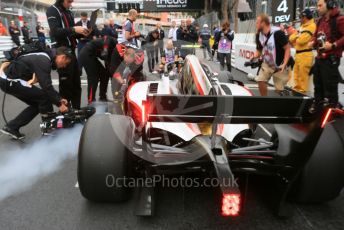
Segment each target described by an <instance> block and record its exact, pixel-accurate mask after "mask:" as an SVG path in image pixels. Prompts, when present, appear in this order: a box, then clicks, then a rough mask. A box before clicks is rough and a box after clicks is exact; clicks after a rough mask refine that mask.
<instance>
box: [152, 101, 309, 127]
mask: <svg viewBox="0 0 344 230" xmlns="http://www.w3.org/2000/svg"><path fill="white" fill-rule="evenodd" d="M311 103H312V99H311V98H310V97H259V96H252V97H251V96H190V95H178V96H176V95H173V96H171V95H148V96H147V101H146V102H145V116H146V118H145V120H146V121H149V122H188V123H222V124H244V123H280V124H283V123H306V122H309V121H310V120H311V118H312V115H311V114H310V113H309V112H308V110H309V108H310V105H311Z"/></svg>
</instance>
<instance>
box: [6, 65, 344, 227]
mask: <svg viewBox="0 0 344 230" xmlns="http://www.w3.org/2000/svg"><path fill="white" fill-rule="evenodd" d="M210 65H211V66H212V67H213V68H214V69H217V70H218V64H215V63H210ZM145 68H146V65H145ZM233 72H234V74H235V76H236V77H238V78H242V79H245V81H246V78H245V76H244V75H243V74H242V73H239V72H237V71H233ZM54 77H55V78H56V75H55V76H54ZM250 84H251V87H252V88H253V92H254V93H257V89H256V88H255V85H254V83H252V82H250ZM85 92H86V87H85V86H83V99H84V101H83V102H84V103H85V98H86V96H85ZM271 94H273V92H271ZM2 97H3V93H2V92H1V93H0V99H2ZM23 108H25V105H24V104H23V103H21V102H19V101H18V100H17V99H15V98H13V97H11V96H8V97H7V100H6V107H5V110H6V116H7V118H8V119H9V118H11V117H13V116H15V115H17V113H18V112H19V111H21V110H22V109H23ZM0 124H1V126H3V124H4V121H3V119H2V118H1V119H0ZM38 124H39V118H38V117H37V118H36V119H35V120H34V121H33V122H32V123H30V124H29V125H28V126H27V127H25V128H24V129H23V130H22V132H23V133H25V134H26V135H27V138H26V139H25V141H24V142H25V143H21V142H17V141H13V140H10V139H9V138H8V137H6V136H0V169H1V168H2V167H4V162H6V159H8V157H9V153H10V154H11V155H15V154H17V153H16V152H13V151H12V152H11V151H10V150H9V149H10V148H12V147H14V146H19V147H20V148H22V149H24V151H25V149H26V148H28V147H29V146H31V145H32V144H33V143H36V142H37V141H39V140H40V138H41V137H40V131H39V126H38ZM266 129H267V130H269V127H268V126H267V127H266ZM75 141H76V142H77V140H75ZM45 154H46V155H45V156H49V154H54V153H52V152H46V153H45ZM49 158H50V157H47V158H46V159H47V163H48V161H49ZM51 158H53V156H51ZM28 164H29V162H28ZM32 166H36V165H35V164H33V165H32ZM25 167H30V165H26V166H25ZM76 170H77V161H76V155H75V154H74V155H71V156H70V157H67V158H66V159H64V160H63V161H62V162H61V165H59V167H57V168H56V169H55V170H53V171H51V172H50V173H48V174H47V175H45V176H43V177H39V179H38V181H37V182H35V183H33V184H32V186H29V187H27V188H25V189H24V191H21V192H19V193H15V194H14V195H12V196H10V197H7V198H5V199H3V200H0V229H1V230H5V229H188V230H189V229H342V226H343V225H344V219H343V213H344V196H340V197H339V198H337V199H336V200H334V201H331V202H329V203H326V204H321V205H293V206H292V207H293V209H294V211H295V212H294V215H293V216H292V217H291V218H289V219H280V218H277V217H275V216H274V214H273V211H272V208H271V202H269V201H270V199H269V193H268V192H267V191H269V190H271V189H267V188H268V184H266V183H263V180H261V178H259V177H250V189H249V192H248V196H247V206H246V210H245V213H244V215H243V216H240V217H237V218H234V219H232V218H223V217H221V216H220V215H219V214H220V211H219V205H220V203H219V192H218V190H217V189H209V188H185V189H182V188H176V189H173V188H161V187H158V188H157V202H156V215H155V216H154V217H151V218H139V217H136V216H135V215H134V214H133V212H134V206H135V202H134V199H131V200H130V201H129V202H126V203H123V204H94V203H90V202H88V201H86V200H85V199H84V198H83V197H82V196H81V194H80V192H79V190H78V188H76V187H75V185H76V182H77V178H76V176H77V173H76ZM0 171H1V170H0ZM1 176H2V175H0V177H1ZM17 176H19V177H23V178H25V176H26V175H25V172H22V175H17ZM12 179H13V178H12ZM19 179H20V178H18V180H19ZM3 188H4V187H3V185H1V184H0V189H1V190H2V189H3ZM270 192H273V191H270Z"/></svg>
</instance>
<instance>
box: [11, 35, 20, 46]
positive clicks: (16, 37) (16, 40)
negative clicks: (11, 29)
mask: <svg viewBox="0 0 344 230" xmlns="http://www.w3.org/2000/svg"><path fill="white" fill-rule="evenodd" d="M12 41H13V42H14V44H16V46H20V40H19V36H12Z"/></svg>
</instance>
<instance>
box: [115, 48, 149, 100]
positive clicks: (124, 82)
mask: <svg viewBox="0 0 344 230" xmlns="http://www.w3.org/2000/svg"><path fill="white" fill-rule="evenodd" d="M143 61H144V52H143V51H142V50H139V49H138V48H137V47H136V46H135V45H132V44H130V43H125V44H117V45H116V48H115V49H114V50H113V52H112V57H111V64H110V73H111V75H112V82H111V84H112V92H113V97H114V100H115V101H121V100H123V97H124V94H125V92H126V90H127V87H128V86H129V85H131V84H133V83H135V82H138V81H142V80H143V74H142V69H143V67H142V64H143Z"/></svg>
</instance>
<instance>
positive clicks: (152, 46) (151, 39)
mask: <svg viewBox="0 0 344 230" xmlns="http://www.w3.org/2000/svg"><path fill="white" fill-rule="evenodd" d="M158 46H159V31H157V30H153V31H151V32H150V33H148V35H147V38H146V44H145V50H146V53H147V56H148V69H149V72H151V73H152V72H153V71H154V67H155V63H158V62H156V59H155V50H157V49H158Z"/></svg>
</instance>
